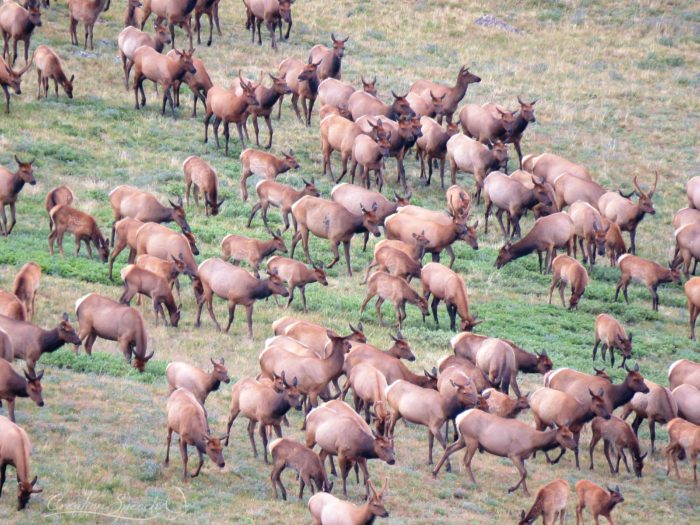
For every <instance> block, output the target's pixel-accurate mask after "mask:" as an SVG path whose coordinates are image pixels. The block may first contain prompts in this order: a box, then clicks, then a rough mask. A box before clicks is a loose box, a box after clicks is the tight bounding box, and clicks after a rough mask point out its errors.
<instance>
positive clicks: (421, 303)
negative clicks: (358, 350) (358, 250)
mask: <svg viewBox="0 0 700 525" xmlns="http://www.w3.org/2000/svg"><path fill="white" fill-rule="evenodd" d="M375 295H376V296H377V302H376V304H375V305H374V306H375V310H376V312H377V319H379V324H381V325H382V326H386V324H385V323H384V318H383V317H382V304H383V303H384V301H387V300H388V301H391V303H393V305H394V307H395V308H396V324H397V325H398V327H399V329H401V328H402V326H403V321H404V320H405V319H406V303H407V302H408V303H410V304H412V305H415V306H417V307H418V308H420V311H421V314H423V317H425V316H426V315H428V314H429V311H428V302H427V301H426V300H425V299H424V298H423V297H421V296H420V295H419V294H418V292H416V291H415V290H414V289H413V288H411V286H410V285H409V284H408V283H407V282H406V280H404V279H402V278H401V277H395V276H393V275H389V274H388V273H386V272H376V273H374V274H373V275H372V277H370V278H369V279H368V280H367V295H366V296H365V298H364V300H363V301H362V304H361V305H360V312H359V313H360V315H362V312H363V311H364V310H365V306H367V303H368V302H369V301H370V300H371V299H372V298H373V297H374V296H375Z"/></svg>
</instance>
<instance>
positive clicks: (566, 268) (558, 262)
mask: <svg viewBox="0 0 700 525" xmlns="http://www.w3.org/2000/svg"><path fill="white" fill-rule="evenodd" d="M567 284H568V285H569V286H571V297H570V298H569V310H575V309H576V307H577V306H578V302H579V301H580V300H581V297H583V294H584V292H585V291H586V286H588V272H587V271H586V269H585V268H584V267H583V265H582V264H581V263H580V262H578V261H577V260H576V259H574V258H573V257H569V256H568V255H558V256H557V257H555V258H554V261H552V284H551V285H550V286H549V304H552V293H553V292H554V288H556V287H557V286H558V287H559V296H560V297H561V304H562V306H564V307H565V308H566V300H565V299H564V289H565V288H566V285H567Z"/></svg>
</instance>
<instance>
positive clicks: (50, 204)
mask: <svg viewBox="0 0 700 525" xmlns="http://www.w3.org/2000/svg"><path fill="white" fill-rule="evenodd" d="M73 200H75V195H73V190H71V189H70V188H69V187H68V186H65V185H63V186H57V187H56V188H53V189H51V190H49V192H48V193H47V194H46V199H45V200H44V204H45V205H46V213H47V214H48V215H49V231H50V230H52V229H53V222H52V221H51V210H52V209H53V208H54V206H58V205H59V204H64V205H70V204H73Z"/></svg>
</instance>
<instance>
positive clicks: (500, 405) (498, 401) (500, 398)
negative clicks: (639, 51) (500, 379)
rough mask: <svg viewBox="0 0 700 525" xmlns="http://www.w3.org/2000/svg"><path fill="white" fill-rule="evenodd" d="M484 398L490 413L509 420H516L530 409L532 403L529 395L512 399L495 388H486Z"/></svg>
mask: <svg viewBox="0 0 700 525" xmlns="http://www.w3.org/2000/svg"><path fill="white" fill-rule="evenodd" d="M481 394H482V397H483V398H484V399H485V400H486V404H487V406H488V412H489V413H490V414H495V415H497V416H500V417H504V418H507V419H514V418H516V417H518V414H520V412H522V411H523V410H527V409H528V408H530V401H529V400H528V396H527V394H526V395H524V396H517V397H515V398H512V397H510V396H508V395H506V394H504V393H503V392H499V391H498V390H496V389H495V388H486V389H484V390H483V391H482V392H481Z"/></svg>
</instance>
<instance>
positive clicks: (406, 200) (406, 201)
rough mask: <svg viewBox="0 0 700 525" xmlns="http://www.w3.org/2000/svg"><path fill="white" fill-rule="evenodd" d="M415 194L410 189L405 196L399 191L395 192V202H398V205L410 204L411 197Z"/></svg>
mask: <svg viewBox="0 0 700 525" xmlns="http://www.w3.org/2000/svg"><path fill="white" fill-rule="evenodd" d="M412 196H413V192H411V191H409V192H408V193H407V194H406V196H405V197H402V196H401V195H399V194H398V193H396V192H394V202H395V203H396V205H397V206H408V205H409V204H411V197H412Z"/></svg>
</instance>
